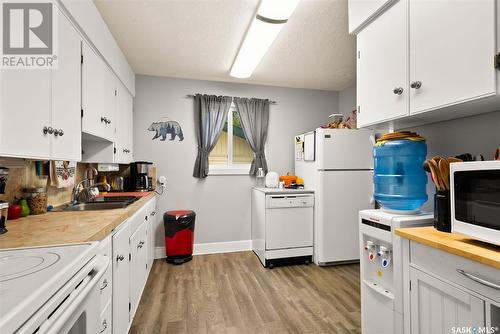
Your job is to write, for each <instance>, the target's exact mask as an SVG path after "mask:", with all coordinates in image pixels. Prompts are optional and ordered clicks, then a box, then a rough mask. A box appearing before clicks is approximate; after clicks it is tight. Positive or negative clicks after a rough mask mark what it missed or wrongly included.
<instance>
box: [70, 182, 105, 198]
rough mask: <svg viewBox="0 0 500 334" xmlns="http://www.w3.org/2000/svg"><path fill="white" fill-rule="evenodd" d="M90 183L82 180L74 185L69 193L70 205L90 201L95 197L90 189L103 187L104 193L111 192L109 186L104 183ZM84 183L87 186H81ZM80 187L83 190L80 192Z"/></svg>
mask: <svg viewBox="0 0 500 334" xmlns="http://www.w3.org/2000/svg"><path fill="white" fill-rule="evenodd" d="M90 181H91V180H89V179H83V180H81V181H80V182H78V183H77V184H76V185H75V187H74V188H73V191H72V193H71V204H77V203H85V202H90V201H92V200H93V199H94V198H95V197H96V196H95V195H94V192H93V191H92V188H97V186H103V187H104V188H105V190H106V191H110V190H111V186H110V185H109V184H108V183H104V182H99V183H94V182H90ZM92 181H93V180H92ZM85 183H87V185H86V186H83V185H84V184H85ZM81 186H83V188H82V189H81V190H80V187H81Z"/></svg>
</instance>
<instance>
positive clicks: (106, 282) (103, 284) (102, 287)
mask: <svg viewBox="0 0 500 334" xmlns="http://www.w3.org/2000/svg"><path fill="white" fill-rule="evenodd" d="M107 286H108V280H107V279H106V278H105V279H104V281H102V286H101V287H100V288H99V289H100V290H101V291H102V290H104V289H106V287H107Z"/></svg>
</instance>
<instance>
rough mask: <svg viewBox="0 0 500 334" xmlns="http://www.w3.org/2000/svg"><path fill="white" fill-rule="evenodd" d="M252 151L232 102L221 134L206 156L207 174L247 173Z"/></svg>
mask: <svg viewBox="0 0 500 334" xmlns="http://www.w3.org/2000/svg"><path fill="white" fill-rule="evenodd" d="M252 160H253V151H252V149H251V148H250V145H249V144H248V142H247V140H246V138H245V134H244V133H243V128H242V126H241V121H240V115H239V114H238V112H237V111H236V107H235V106H234V104H231V108H230V109H229V112H228V114H227V121H226V123H225V124H224V129H223V131H222V134H221V135H220V137H219V140H218V141H217V144H216V145H215V147H214V149H213V150H212V152H210V155H209V156H208V163H209V167H210V171H209V174H248V172H249V171H250V164H251V163H252Z"/></svg>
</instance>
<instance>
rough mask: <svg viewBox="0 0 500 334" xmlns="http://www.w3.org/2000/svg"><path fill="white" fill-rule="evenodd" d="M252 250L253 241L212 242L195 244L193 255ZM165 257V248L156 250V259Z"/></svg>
mask: <svg viewBox="0 0 500 334" xmlns="http://www.w3.org/2000/svg"><path fill="white" fill-rule="evenodd" d="M249 250H252V240H239V241H229V242H211V243H205V244H194V251H193V255H204V254H218V253H232V252H242V251H249ZM164 257H165V247H156V248H155V259H162V258H164Z"/></svg>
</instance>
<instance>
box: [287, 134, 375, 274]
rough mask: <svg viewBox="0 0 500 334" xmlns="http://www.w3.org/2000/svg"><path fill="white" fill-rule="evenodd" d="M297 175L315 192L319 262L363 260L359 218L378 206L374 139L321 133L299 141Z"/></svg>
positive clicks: (296, 154)
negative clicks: (360, 251) (367, 210)
mask: <svg viewBox="0 0 500 334" xmlns="http://www.w3.org/2000/svg"><path fill="white" fill-rule="evenodd" d="M294 143H295V175H297V176H298V177H301V178H303V179H304V184H305V188H306V189H310V190H314V193H315V196H314V198H315V203H314V262H315V263H316V264H317V265H328V264H335V263H344V262H352V261H358V260H359V231H358V213H359V211H360V210H365V209H371V208H373V207H374V200H373V157H372V148H373V145H374V134H373V131H371V130H348V129H321V128H318V129H316V130H314V131H311V132H307V133H304V134H300V135H297V136H295V138H294Z"/></svg>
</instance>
